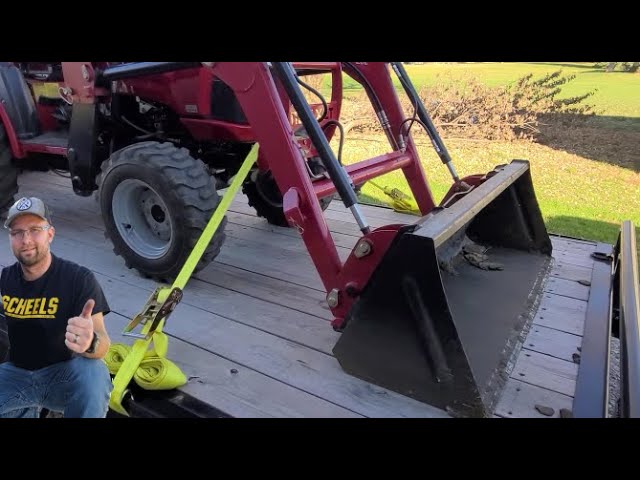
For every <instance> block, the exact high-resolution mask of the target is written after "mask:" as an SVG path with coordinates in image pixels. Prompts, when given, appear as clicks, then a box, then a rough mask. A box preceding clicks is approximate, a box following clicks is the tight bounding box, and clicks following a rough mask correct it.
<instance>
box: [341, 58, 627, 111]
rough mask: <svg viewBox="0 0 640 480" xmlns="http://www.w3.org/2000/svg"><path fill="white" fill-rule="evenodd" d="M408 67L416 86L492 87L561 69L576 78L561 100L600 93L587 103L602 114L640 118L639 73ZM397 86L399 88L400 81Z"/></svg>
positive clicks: (568, 67)
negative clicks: (468, 83)
mask: <svg viewBox="0 0 640 480" xmlns="http://www.w3.org/2000/svg"><path fill="white" fill-rule="evenodd" d="M405 68H406V70H407V73H409V75H410V76H411V79H412V81H413V83H414V84H415V85H416V87H418V86H421V85H426V86H428V85H432V84H434V83H435V82H443V81H444V82H459V81H464V80H465V79H466V78H469V77H475V78H476V79H478V80H479V81H481V82H482V83H484V84H486V85H489V86H504V85H507V84H509V83H511V82H513V81H515V80H517V79H518V78H520V77H523V76H525V75H528V74H529V73H532V74H533V76H534V77H535V78H539V77H542V76H544V75H546V74H549V73H552V72H555V71H558V70H561V71H562V73H563V75H570V74H571V75H575V76H576V78H575V79H573V80H572V81H571V82H569V83H567V84H566V86H565V87H563V91H562V95H560V97H561V98H563V97H572V96H577V95H582V94H584V93H587V92H590V91H594V90H597V91H596V93H595V94H594V96H593V97H591V98H589V99H588V102H589V103H591V104H594V105H596V106H597V108H598V110H599V114H600V115H609V116H622V117H634V118H640V94H639V93H640V92H639V90H640V74H630V73H625V72H610V73H606V72H604V70H602V69H595V68H594V64H593V63H518V62H510V63H425V64H420V65H406V66H405ZM396 85H397V87H398V88H400V83H399V82H396ZM344 88H345V90H346V91H347V92H348V91H350V90H351V91H355V90H359V89H360V86H359V84H357V83H356V82H355V81H353V80H351V79H350V78H347V77H345V82H344Z"/></svg>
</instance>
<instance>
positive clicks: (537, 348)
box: [524, 324, 582, 362]
mask: <svg viewBox="0 0 640 480" xmlns="http://www.w3.org/2000/svg"><path fill="white" fill-rule="evenodd" d="M580 345H582V337H580V336H578V335H574V334H572V333H566V332H562V331H560V330H556V329H554V328H548V327H543V326H541V325H535V324H534V325H532V327H531V330H530V331H529V334H528V335H527V339H526V341H525V342H524V346H525V348H526V349H527V350H533V351H534V352H538V353H543V354H545V355H550V356H552V357H556V358H559V359H562V360H566V361H568V362H573V355H574V354H575V353H579V351H578V347H580Z"/></svg>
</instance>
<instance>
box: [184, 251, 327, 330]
mask: <svg viewBox="0 0 640 480" xmlns="http://www.w3.org/2000/svg"><path fill="white" fill-rule="evenodd" d="M193 278H197V279H199V280H202V281H204V282H206V283H210V284H212V285H218V286H220V287H224V288H226V289H228V290H233V291H235V292H239V293H244V294H245V295H249V296H252V297H255V298H259V299H261V300H264V301H266V302H271V303H275V304H276V305H281V306H283V307H287V308H290V309H293V310H297V311H299V312H305V313H308V314H309V315H314V316H316V317H318V318H323V319H325V320H333V315H332V313H331V310H329V306H328V305H327V301H326V295H325V294H324V292H321V291H319V290H314V289H311V288H308V287H304V286H302V285H295V284H293V283H289V282H285V281H283V280H280V279H278V278H273V277H268V276H265V275H261V274H258V273H254V272H250V271H248V270H242V269H239V268H236V267H234V266H231V265H225V264H223V263H220V262H213V263H211V264H210V265H209V266H208V267H207V268H205V269H204V270H202V271H201V272H199V273H197V274H196V275H194V277H193Z"/></svg>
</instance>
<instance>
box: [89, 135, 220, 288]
mask: <svg viewBox="0 0 640 480" xmlns="http://www.w3.org/2000/svg"><path fill="white" fill-rule="evenodd" d="M97 184H98V188H99V190H98V197H99V198H98V200H99V203H100V208H101V211H102V217H103V220H104V223H105V227H106V236H107V237H108V238H109V239H110V240H111V242H112V243H113V246H114V248H113V251H114V253H115V254H116V255H120V256H122V257H123V258H124V261H125V264H126V266H127V267H129V268H134V269H136V270H138V271H139V272H140V273H141V274H142V275H144V276H146V277H151V278H154V279H156V280H159V281H163V282H167V283H171V282H172V281H173V280H174V279H175V277H176V276H177V275H178V273H179V272H180V270H181V269H182V267H183V266H184V264H185V262H186V260H187V258H188V257H189V255H190V254H191V251H192V250H193V247H194V246H195V244H196V243H197V241H198V239H199V238H200V235H201V234H202V231H203V230H204V228H205V227H206V225H207V223H208V222H209V220H210V218H211V216H212V215H213V212H214V211H215V209H216V208H217V206H218V204H219V203H220V197H219V196H218V192H217V191H216V188H215V183H214V181H213V179H212V177H211V176H210V175H209V173H208V172H207V170H206V168H205V165H204V164H203V163H202V162H201V161H199V160H196V159H194V158H193V157H192V156H191V155H190V154H189V151H188V150H187V149H185V148H177V147H176V146H174V145H173V144H171V143H158V142H141V143H136V144H133V145H130V146H128V147H125V148H123V149H122V150H119V151H117V152H115V153H113V154H112V155H111V157H110V158H109V159H108V160H106V161H104V162H103V164H102V170H101V172H100V174H99V175H98V177H97ZM225 225H226V217H224V218H223V220H222V222H221V223H220V225H219V227H218V229H217V231H216V233H215V235H214V236H213V239H212V240H211V242H210V243H209V245H208V246H207V248H206V249H205V252H204V254H203V255H202V257H201V259H200V261H199V262H198V264H197V266H196V268H195V269H194V272H193V273H196V272H198V271H200V270H202V269H203V268H205V267H206V266H207V265H208V264H209V263H210V262H211V261H213V259H214V258H215V257H216V256H217V255H218V254H219V253H220V248H221V247H222V244H223V243H224V240H225V233H224V228H225Z"/></svg>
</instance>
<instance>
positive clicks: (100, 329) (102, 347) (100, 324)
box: [82, 313, 111, 358]
mask: <svg viewBox="0 0 640 480" xmlns="http://www.w3.org/2000/svg"><path fill="white" fill-rule="evenodd" d="M91 318H92V319H93V331H94V332H95V333H96V334H97V335H98V339H99V341H98V346H97V347H96V351H95V352H93V353H82V355H84V356H85V357H87V358H104V356H105V355H106V354H107V352H108V351H109V346H110V345H111V339H110V338H109V334H108V333H107V329H106V328H105V326H104V316H103V315H102V313H96V314H94V315H92V316H91ZM89 340H91V339H89ZM89 345H91V344H89Z"/></svg>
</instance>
